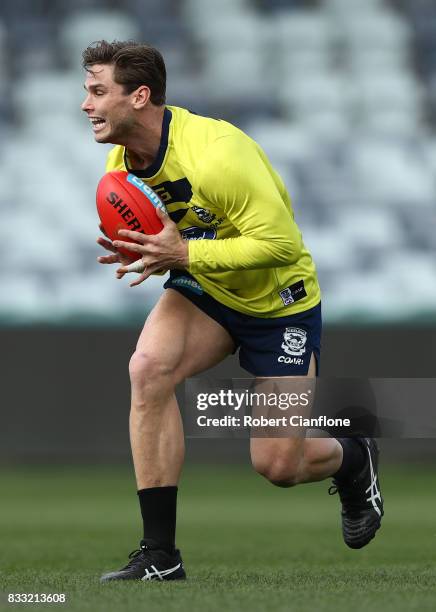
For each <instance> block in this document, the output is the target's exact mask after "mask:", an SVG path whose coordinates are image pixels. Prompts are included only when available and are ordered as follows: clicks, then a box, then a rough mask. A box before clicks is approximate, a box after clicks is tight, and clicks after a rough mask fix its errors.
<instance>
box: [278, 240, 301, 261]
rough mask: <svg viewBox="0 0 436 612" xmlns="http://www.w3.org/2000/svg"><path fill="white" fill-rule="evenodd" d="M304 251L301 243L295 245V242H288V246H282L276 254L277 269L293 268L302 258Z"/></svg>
mask: <svg viewBox="0 0 436 612" xmlns="http://www.w3.org/2000/svg"><path fill="white" fill-rule="evenodd" d="M302 251H303V245H302V244H301V242H299V243H298V244H295V243H294V242H286V244H283V245H280V249H279V250H277V253H276V258H275V259H276V262H275V265H276V266H277V267H282V266H292V265H293V264H295V263H296V262H297V261H298V260H299V259H300V257H301V254H302Z"/></svg>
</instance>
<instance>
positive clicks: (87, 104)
mask: <svg viewBox="0 0 436 612" xmlns="http://www.w3.org/2000/svg"><path fill="white" fill-rule="evenodd" d="M80 108H81V109H82V110H83V111H85V112H86V111H88V110H90V109H91V102H90V99H89V95H87V96H86V98H85V99H84V100H83V102H82V104H81V105H80Z"/></svg>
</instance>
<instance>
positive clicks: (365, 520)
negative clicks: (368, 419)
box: [329, 438, 383, 548]
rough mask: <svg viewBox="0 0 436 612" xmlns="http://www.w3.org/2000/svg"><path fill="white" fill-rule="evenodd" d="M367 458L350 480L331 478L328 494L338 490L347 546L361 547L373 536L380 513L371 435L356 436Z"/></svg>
mask: <svg viewBox="0 0 436 612" xmlns="http://www.w3.org/2000/svg"><path fill="white" fill-rule="evenodd" d="M356 441H357V442H359V443H360V444H362V446H363V448H364V451H365V454H366V455H367V461H366V464H365V467H364V468H363V469H362V471H361V472H360V473H359V474H358V475H357V476H356V477H355V478H354V479H352V480H350V481H338V480H333V486H331V487H330V489H329V494H330V495H334V494H335V493H339V497H340V498H341V502H342V513H341V514H342V534H343V536H344V541H345V544H347V546H349V547H350V548H362V547H363V546H366V545H367V544H368V542H370V541H371V540H372V539H373V537H374V536H375V532H376V531H377V529H378V528H379V527H380V524H381V519H382V516H383V498H382V496H381V492H380V483H379V480H378V475H377V465H378V448H377V444H376V442H375V440H373V439H372V438H356Z"/></svg>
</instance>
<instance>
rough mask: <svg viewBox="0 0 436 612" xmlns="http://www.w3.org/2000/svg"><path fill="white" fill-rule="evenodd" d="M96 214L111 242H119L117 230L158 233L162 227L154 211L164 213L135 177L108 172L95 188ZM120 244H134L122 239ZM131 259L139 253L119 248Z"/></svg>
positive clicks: (148, 189)
mask: <svg viewBox="0 0 436 612" xmlns="http://www.w3.org/2000/svg"><path fill="white" fill-rule="evenodd" d="M96 200H97V212H98V216H99V217H100V221H101V222H102V225H103V228H104V231H105V233H106V235H107V236H108V238H110V239H111V240H112V241H113V240H117V239H119V235H118V231H119V230H120V229H126V230H132V231H135V232H141V233H142V234H158V233H159V232H160V231H161V229H162V228H163V225H162V222H161V220H160V219H159V217H158V216H157V214H156V208H160V209H161V210H162V211H164V212H165V213H166V208H165V205H164V203H163V202H162V200H161V199H160V198H159V196H158V195H157V193H155V192H154V191H153V189H151V188H150V187H149V186H148V185H145V184H144V183H143V182H142V181H141V179H140V178H138V177H136V176H135V175H134V174H130V173H129V172H123V171H112V172H108V173H107V174H105V175H104V176H103V178H102V179H101V180H100V182H99V184H98V187H97V196H96ZM123 241H126V242H133V241H132V240H130V239H129V238H125V237H123ZM119 250H120V252H121V253H124V254H125V255H128V257H130V258H131V259H133V260H137V259H140V257H141V255H140V254H139V253H134V252H133V251H128V250H127V249H122V248H121V249H119Z"/></svg>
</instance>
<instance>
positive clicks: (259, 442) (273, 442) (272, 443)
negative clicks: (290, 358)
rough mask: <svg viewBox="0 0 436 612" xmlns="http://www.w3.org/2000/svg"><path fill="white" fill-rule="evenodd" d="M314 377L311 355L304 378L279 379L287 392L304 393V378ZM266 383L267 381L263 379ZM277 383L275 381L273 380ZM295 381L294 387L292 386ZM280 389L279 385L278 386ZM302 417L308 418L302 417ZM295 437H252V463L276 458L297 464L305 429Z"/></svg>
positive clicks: (300, 430) (314, 371) (314, 367)
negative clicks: (287, 382) (293, 460)
mask: <svg viewBox="0 0 436 612" xmlns="http://www.w3.org/2000/svg"><path fill="white" fill-rule="evenodd" d="M315 376H316V360H315V357H314V355H313V354H312V356H311V359H310V365H309V371H308V373H307V375H306V376H289V377H281V378H283V380H284V388H286V391H287V392H289V391H290V390H291V389H292V390H293V391H294V392H297V393H299V392H301V391H303V390H304V391H306V386H307V385H306V386H304V380H305V379H306V378H315ZM265 380H266V382H267V381H268V379H265ZM273 380H274V381H277V379H273ZM286 381H289V384H286ZM293 381H295V385H294V384H293ZM272 386H273V387H274V386H275V387H276V388H275V389H274V392H275V393H277V392H279V389H277V384H276V385H274V384H273V385H272ZM278 386H279V387H280V385H279V384H278ZM302 416H310V415H309V414H308V415H302ZM295 434H296V435H294V436H293V437H277V438H261V437H258V438H257V437H252V438H251V440H250V450H251V456H252V459H253V462H255V463H256V462H259V463H264V462H268V459H271V460H273V459H274V458H277V457H279V458H280V457H283V458H288V459H289V460H291V461H292V459H295V461H297V462H298V460H299V458H300V455H301V453H302V450H303V444H304V438H305V434H306V429H305V428H303V427H302V428H300V429H299V430H298V432H295Z"/></svg>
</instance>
